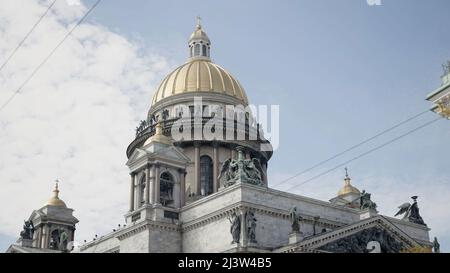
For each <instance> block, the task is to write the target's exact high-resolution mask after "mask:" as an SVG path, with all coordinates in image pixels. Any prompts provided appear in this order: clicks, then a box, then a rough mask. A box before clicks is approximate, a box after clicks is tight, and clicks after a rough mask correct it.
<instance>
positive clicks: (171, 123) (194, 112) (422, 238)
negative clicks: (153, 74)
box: [7, 22, 448, 253]
mask: <svg viewBox="0 0 450 273" xmlns="http://www.w3.org/2000/svg"><path fill="white" fill-rule="evenodd" d="M188 52H189V56H188V59H187V61H186V62H185V63H184V64H182V65H181V66H179V67H178V68H176V69H175V70H174V71H172V72H171V73H169V74H168V75H167V76H166V77H165V78H164V79H163V80H162V82H161V83H160V85H159V86H158V87H157V89H156V90H155V92H154V95H153V98H152V100H151V105H150V109H149V111H148V115H147V116H146V118H145V119H144V120H143V121H142V122H141V123H140V124H139V126H138V127H137V129H136V137H135V138H134V139H133V140H132V141H131V143H130V144H129V146H128V147H127V148H126V155H127V158H128V161H127V162H126V165H127V166H128V168H129V174H130V179H129V181H123V184H124V187H123V190H124V191H125V190H126V191H127V192H129V205H128V207H127V208H124V211H126V213H125V215H124V217H125V221H126V225H124V226H121V227H120V228H118V229H116V230H114V231H113V232H111V233H109V234H105V235H102V236H98V237H97V236H96V238H94V239H93V240H92V241H90V242H85V243H84V244H82V245H81V246H79V247H76V248H74V247H73V242H74V241H76V235H75V231H76V228H75V227H76V224H77V223H78V219H77V218H75V217H74V216H73V210H72V209H70V208H68V207H67V205H66V203H65V202H64V201H62V200H61V199H60V198H59V188H58V184H56V186H55V189H54V191H53V197H51V199H50V200H49V201H48V202H47V203H46V204H45V205H44V206H43V207H42V208H40V209H38V210H35V211H33V212H32V213H31V215H30V217H29V218H28V219H27V220H26V221H25V223H24V226H23V231H21V232H20V238H19V239H18V241H17V242H16V243H15V244H13V245H11V246H10V248H9V249H8V250H7V252H12V253H29V252H35V253H38V252H71V251H72V252H82V253H93V252H95V253H130V252H133V253H136V252H140V253H169V252H170V253H193V252H215V253H217V252H219V253H237V252H253V253H292V252H299V253H301V252H315V253H330V252H331V253H336V252H339V253H350V252H351V253H353V252H357V253H371V252H372V253H374V252H375V253H380V252H381V253H399V252H408V251H411V250H413V249H424V250H427V251H429V252H431V251H432V249H434V251H435V252H437V251H439V249H438V242H437V240H436V239H435V240H434V242H432V241H431V240H430V237H429V230H430V229H429V227H428V226H427V225H426V223H425V221H424V219H422V217H421V216H420V213H419V205H418V198H417V196H413V197H411V201H410V202H407V203H404V204H403V205H401V206H400V207H399V212H398V213H397V215H396V216H399V217H390V216H385V215H381V214H379V213H378V211H377V205H376V203H375V202H374V201H372V197H371V195H370V193H367V192H365V191H360V190H359V189H358V188H357V187H355V185H356V184H355V183H353V184H352V181H351V178H350V176H349V174H348V173H347V172H346V175H345V177H344V178H343V187H342V189H340V190H339V191H338V192H337V194H336V196H334V197H333V198H331V199H330V200H329V201H323V200H317V199H313V198H309V197H306V196H302V195H297V194H293V193H290V192H284V191H280V190H276V189H272V188H270V187H269V183H268V176H267V167H268V164H269V161H270V158H271V156H272V153H273V151H272V149H270V148H271V144H270V141H269V140H267V139H266V138H265V137H264V134H263V133H262V130H261V125H260V124H257V123H255V122H253V121H252V115H251V113H249V112H240V111H239V110H238V109H241V108H239V107H238V106H242V108H245V107H247V106H248V105H249V98H248V97H247V95H246V93H245V91H244V88H243V87H242V86H241V84H240V83H239V81H238V80H237V79H236V78H235V77H234V76H233V75H231V74H230V73H229V72H228V71H227V70H225V69H224V68H222V67H221V66H219V65H218V64H216V63H214V62H212V60H211V54H212V43H211V40H210V39H209V37H208V35H207V34H206V32H205V31H204V29H203V28H202V25H201V24H200V22H198V23H197V25H196V28H195V30H194V32H193V33H192V34H191V36H190V37H189V41H188ZM446 88H447V89H446V90H447V93H448V84H447V87H446ZM444 89H445V88H444ZM439 94H441V93H439ZM431 97H433V98H434V97H436V95H433V96H430V98H431ZM198 99H201V103H200V104H199V103H196V101H197V100H198ZM230 106H235V108H234V110H235V112H230V111H228V109H229V108H230ZM231 108H233V107H231ZM225 109H227V111H224V110H225ZM439 109H441V108H439ZM230 116H231V118H230ZM230 120H231V122H230ZM205 131H207V132H209V134H202V132H205ZM198 132H200V134H198ZM211 135H212V137H211ZM230 136H231V137H230ZM405 198H406V197H405ZM408 198H409V197H408ZM81 221H82V219H81Z"/></svg>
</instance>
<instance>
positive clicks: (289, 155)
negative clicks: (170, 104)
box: [0, 0, 450, 251]
mask: <svg viewBox="0 0 450 273" xmlns="http://www.w3.org/2000/svg"><path fill="white" fill-rule="evenodd" d="M93 2H94V1H91V0H90V1H84V3H85V4H86V6H90V5H91V4H92V3H93ZM449 10H450V2H449V1H447V0H434V1H425V0H414V1H413V0H395V1H394V0H382V5H381V6H369V5H368V4H367V3H366V1H365V0H340V1H336V0H328V1H325V0H308V1H299V0H295V1H294V0H292V1H287V0H285V1H234V0H231V1H144V0H133V1H119V0H108V1H103V3H101V4H100V6H98V8H97V9H96V10H95V11H94V12H93V13H92V15H91V16H90V18H89V20H88V21H90V22H95V23H96V24H99V25H103V26H105V27H106V28H107V29H109V30H111V31H112V32H114V33H117V34H119V35H121V36H123V37H126V38H127V39H129V40H132V41H135V42H136V43H138V44H140V45H141V47H142V50H143V51H148V50H150V51H151V52H153V53H155V52H156V53H157V54H158V55H159V56H162V57H163V58H165V60H166V61H167V65H166V66H164V68H162V69H161V70H160V71H157V73H156V76H155V77H156V78H155V82H158V81H159V79H160V78H162V76H163V75H164V74H165V73H168V72H169V71H170V70H171V69H173V68H174V67H176V66H177V65H179V64H181V63H183V62H184V61H185V59H186V57H187V49H186V48H187V45H186V44H187V41H186V40H187V38H188V36H189V34H190V33H191V32H192V30H193V28H194V25H195V17H196V16H197V15H200V16H201V17H202V18H203V20H202V24H203V26H204V29H205V30H206V32H207V33H208V35H209V37H210V38H211V40H212V44H213V45H212V51H211V55H212V59H213V61H215V62H217V63H218V64H220V65H221V66H223V67H225V68H226V69H227V70H229V71H230V72H231V73H232V74H233V75H234V76H235V77H236V78H237V79H239V81H240V82H241V84H242V85H243V86H244V88H245V90H246V92H247V95H248V97H249V99H250V102H251V103H253V104H278V105H280V116H281V126H280V129H281V130H280V139H281V140H280V147H279V149H278V150H277V151H276V152H275V153H274V156H273V158H272V160H271V161H270V169H269V172H270V181H269V184H275V183H277V182H278V181H280V180H282V179H283V178H286V177H289V176H291V175H293V174H295V173H297V172H299V171H301V170H303V169H306V168H308V167H310V166H311V165H314V164H315V163H317V162H319V161H321V160H323V159H325V158H327V157H329V156H332V155H334V154H335V153H337V152H340V151H342V150H344V149H346V148H347V147H349V146H352V145H353V144H355V143H358V142H360V141H361V140H364V139H365V138H368V137H371V136H372V135H374V134H376V133H378V132H380V131H382V130H384V129H386V128H387V127H390V126H392V125H394V124H396V123H397V122H399V121H402V120H404V119H406V118H408V117H410V116H412V115H414V114H417V113H419V112H422V111H424V110H426V109H427V108H429V107H430V106H431V105H430V104H429V103H428V102H427V101H425V97H426V95H427V94H428V93H429V92H431V91H433V90H434V89H436V88H437V87H439V86H440V84H441V80H440V76H441V75H442V68H441V64H442V63H444V62H445V61H446V60H448V59H450V46H449V45H450V35H448V12H449ZM145 91H146V92H147V93H145V92H144V93H139V95H140V96H139V97H138V96H134V97H131V100H132V101H133V100H144V101H145V100H147V107H148V105H149V104H150V99H151V95H152V92H153V90H152V89H150V90H145ZM143 94H144V97H142V95H143ZM140 111H141V112H140V113H138V114H139V115H140V116H141V117H142V118H143V117H145V115H146V113H145V111H146V110H145V108H142V110H140ZM434 117H436V116H435V115H434V114H433V113H429V114H426V115H424V116H422V117H421V118H419V119H417V120H415V121H413V122H411V123H410V124H408V125H406V126H405V127H402V128H400V129H399V130H397V131H395V132H392V133H390V134H388V135H386V136H384V137H383V138H380V139H378V140H376V141H374V142H373V143H370V144H368V145H366V146H364V147H361V148H360V149H358V150H356V151H353V152H352V153H349V154H347V155H346V156H344V157H341V158H339V159H337V160H333V161H332V162H329V163H328V164H326V165H324V166H321V167H320V168H318V169H316V170H314V171H312V172H309V173H307V174H306V175H304V176H301V177H298V178H296V179H293V180H292V181H291V182H290V185H295V183H300V182H302V181H303V180H305V179H308V178H309V177H312V176H314V175H315V174H317V173H320V172H321V171H324V170H326V169H328V168H331V167H334V166H335V165H337V164H339V163H341V162H344V161H346V159H349V158H351V157H353V156H355V155H358V154H359V153H362V152H364V151H366V150H368V149H370V148H372V147H375V146H376V145H379V144H381V143H383V142H384V141H387V140H389V139H391V138H393V137H396V136H398V135H400V134H401V133H404V132H406V131H408V130H410V129H412V128H414V127H415V126H418V125H420V124H421V123H423V122H426V121H428V120H431V119H433V118H434ZM134 127H135V124H130V125H129V128H130V129H131V130H132V128H134ZM131 133H132V132H131ZM130 135H131V134H130ZM449 137H450V121H445V120H442V121H439V122H437V123H435V124H433V125H431V126H429V127H427V128H425V129H423V130H420V131H418V132H416V133H414V134H412V135H410V136H408V137H407V138H405V139H402V140H400V141H397V142H395V143H394V144H392V145H389V146H387V147H385V148H383V149H381V150H379V151H377V152H374V153H373V154H370V155H368V156H367V157H364V158H362V159H360V160H357V161H355V162H353V163H351V164H349V165H348V168H349V171H350V176H351V177H352V178H353V181H354V185H355V186H357V187H359V188H360V189H363V188H364V189H366V190H367V191H369V192H372V196H373V199H374V201H375V202H377V203H378V205H379V207H380V210H381V212H382V213H384V214H387V215H393V213H395V210H396V206H397V205H400V204H402V203H404V202H407V201H409V197H410V196H411V195H416V194H417V195H419V196H420V197H419V206H420V207H421V212H422V214H423V217H424V220H425V221H426V222H427V223H428V224H429V226H430V227H431V229H432V230H431V234H432V236H435V235H436V236H438V238H439V239H440V241H441V245H442V248H443V249H444V250H446V251H449V250H450V234H449V233H448V232H449V228H447V226H450V211H449V209H448V208H445V206H446V203H445V202H446V201H447V199H448V197H449V196H450V186H449V177H450V168H448V163H447V162H448V154H449V152H450V147H449V145H448V140H449ZM130 140H131V139H130ZM125 148H126V146H124V147H123V149H122V150H123V151H125ZM117 157H119V158H120V157H122V158H120V160H122V161H123V162H125V160H126V158H125V157H124V152H123V153H120V154H118V155H117ZM343 174H344V171H343V170H340V169H339V170H337V171H335V172H331V173H330V174H329V175H326V176H323V177H321V178H320V179H317V180H315V181H312V182H311V183H309V184H308V185H305V186H302V187H299V188H296V189H295V192H297V193H299V194H302V195H306V196H312V197H316V198H321V199H329V198H332V197H333V194H335V192H337V190H338V189H339V188H340V187H341V186H342V183H343V182H342V178H343ZM126 181H128V180H126ZM122 187H123V191H124V192H126V191H127V189H128V188H127V187H126V186H123V185H122ZM281 189H283V187H281ZM124 196H125V199H126V193H124ZM124 202H125V201H124ZM29 208H33V204H30V205H29V206H27V209H29ZM438 208H439V209H438ZM30 212H31V211H30ZM117 213H118V214H119V215H120V214H121V213H122V212H117ZM80 218H82V217H81V216H80ZM433 225H434V226H433ZM17 230H20V226H18V227H17ZM0 233H1V231H0ZM11 238H12V237H11V236H10V235H1V234H0V245H3V246H5V245H7V244H9V243H10V241H11Z"/></svg>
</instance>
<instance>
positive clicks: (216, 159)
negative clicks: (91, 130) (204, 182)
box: [213, 142, 220, 192]
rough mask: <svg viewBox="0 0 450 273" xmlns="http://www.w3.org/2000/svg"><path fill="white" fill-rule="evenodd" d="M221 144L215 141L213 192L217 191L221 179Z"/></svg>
mask: <svg viewBox="0 0 450 273" xmlns="http://www.w3.org/2000/svg"><path fill="white" fill-rule="evenodd" d="M219 164H220V162H219V144H218V143H217V142H214V143H213V185H214V186H213V192H217V190H218V189H219V181H218V180H217V177H218V176H219Z"/></svg>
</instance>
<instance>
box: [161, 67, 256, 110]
mask: <svg viewBox="0 0 450 273" xmlns="http://www.w3.org/2000/svg"><path fill="white" fill-rule="evenodd" d="M187 92H215V93H220V94H226V95H230V96H233V97H235V98H237V99H239V100H241V101H242V102H243V103H244V104H245V105H247V104H248V100H247V95H246V94H245V91H244V89H243V88H242V86H241V85H240V83H239V82H238V81H237V80H236V79H235V78H234V77H233V76H231V75H230V73H228V72H227V71H226V70H225V69H223V68H222V67H220V66H218V65H217V64H214V63H212V62H211V61H210V60H206V59H192V60H190V61H189V62H187V63H185V64H183V65H181V66H179V67H178V68H176V69H175V70H174V71H173V72H171V73H170V74H169V75H167V76H166V78H165V79H164V80H163V81H162V83H161V84H160V85H159V87H158V88H157V90H156V92H155V94H154V95H153V100H152V105H154V104H155V103H157V102H159V101H160V100H162V99H164V98H167V97H170V96H173V95H177V94H182V93H187Z"/></svg>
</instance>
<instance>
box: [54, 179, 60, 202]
mask: <svg viewBox="0 0 450 273" xmlns="http://www.w3.org/2000/svg"><path fill="white" fill-rule="evenodd" d="M58 186H59V180H58V179H56V180H55V189H54V190H53V192H54V194H55V197H56V198H58V195H59V188H58Z"/></svg>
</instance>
